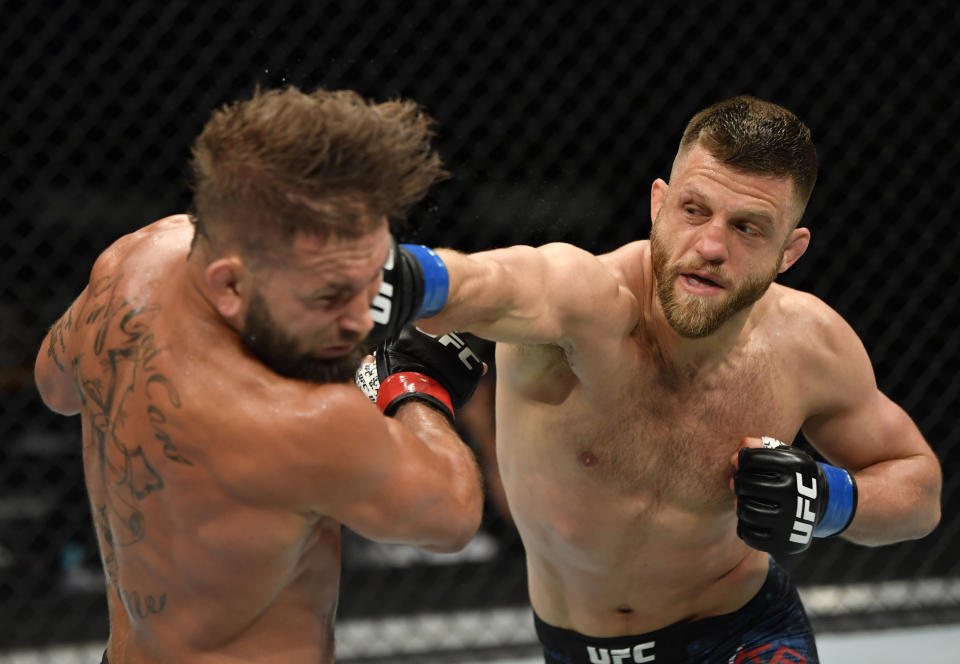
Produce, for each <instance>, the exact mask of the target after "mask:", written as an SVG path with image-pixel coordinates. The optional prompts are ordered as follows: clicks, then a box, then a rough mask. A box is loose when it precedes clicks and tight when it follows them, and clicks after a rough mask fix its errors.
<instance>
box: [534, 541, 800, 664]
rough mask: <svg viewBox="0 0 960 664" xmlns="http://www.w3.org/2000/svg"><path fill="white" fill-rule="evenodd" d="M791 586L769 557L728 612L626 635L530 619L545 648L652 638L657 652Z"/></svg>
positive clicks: (757, 607) (752, 610)
mask: <svg viewBox="0 0 960 664" xmlns="http://www.w3.org/2000/svg"><path fill="white" fill-rule="evenodd" d="M792 588H793V586H792V585H791V583H790V579H789V575H788V574H787V572H786V570H784V569H782V568H781V567H780V566H779V565H777V564H776V562H775V561H774V560H773V558H770V567H769V569H768V570H767V578H766V579H765V580H764V582H763V585H762V586H761V587H760V590H758V591H757V593H756V595H754V596H753V597H752V598H750V601H748V602H747V603H746V604H744V605H743V606H742V607H740V608H739V609H737V610H736V611H733V612H732V613H724V614H721V615H717V616H710V617H707V618H702V619H700V620H685V621H682V622H677V623H673V624H672V625H667V626H666V627H663V628H661V629H658V630H654V631H652V632H644V633H641V634H630V635H627V636H601V637H594V636H587V635H585V634H581V633H580V632H576V631H574V630H571V629H565V628H562V627H554V626H553V625H550V624H547V623H545V622H544V621H543V620H541V618H540V616H538V615H537V614H536V612H534V614H533V622H534V626H535V628H536V631H537V637H538V638H539V639H540V643H542V644H543V645H544V647H545V648H548V649H553V650H558V651H560V652H569V651H570V650H571V649H572V648H575V649H576V650H578V651H581V652H582V651H583V650H584V648H587V647H591V646H592V647H595V648H601V647H602V648H606V649H608V650H611V651H612V650H620V649H627V648H630V649H632V648H636V647H637V646H638V644H640V645H642V644H645V643H652V642H656V644H657V654H658V655H661V653H664V652H665V651H667V650H673V649H674V648H683V647H685V644H686V643H688V642H689V641H691V640H695V639H697V638H698V637H699V636H700V635H703V634H708V633H716V632H718V631H723V630H725V629H727V628H728V627H729V626H731V625H732V624H733V623H734V622H735V621H736V620H737V619H738V618H740V617H741V616H743V615H744V614H757V615H759V614H762V613H763V612H764V611H766V610H767V608H768V607H769V606H770V605H773V604H775V603H776V602H777V600H778V598H780V597H782V596H784V595H785V594H787V593H789V592H790V591H791V590H792ZM661 656H662V655H661ZM641 661H642V660H641Z"/></svg>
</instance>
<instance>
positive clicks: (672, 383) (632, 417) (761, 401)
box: [497, 294, 805, 636]
mask: <svg viewBox="0 0 960 664" xmlns="http://www.w3.org/2000/svg"><path fill="white" fill-rule="evenodd" d="M771 296H773V294H771ZM598 329H600V328H598ZM765 330H766V326H763V327H762V328H761V329H758V330H756V331H754V332H752V333H751V334H750V336H749V338H747V339H746V340H745V343H743V344H740V345H738V346H737V347H736V348H735V349H734V351H733V352H731V353H730V354H729V355H728V356H727V357H726V358H725V360H724V361H723V362H721V363H719V364H718V365H715V366H713V367H711V368H709V369H705V370H702V371H699V372H697V373H696V374H683V373H680V372H676V371H673V370H671V369H669V368H668V367H667V366H666V365H665V363H664V362H663V361H662V359H661V357H660V355H659V354H658V352H657V350H656V348H655V345H653V344H651V343H650V341H649V339H648V338H647V337H646V336H645V335H644V334H643V332H642V330H641V331H640V332H639V333H635V334H634V335H633V336H631V337H628V338H625V339H623V340H622V343H621V348H620V352H619V356H618V357H617V358H614V361H613V362H611V368H610V369H609V370H608V378H607V379H606V380H605V381H603V385H602V388H601V389H596V388H593V389H590V388H587V387H586V386H585V385H584V383H582V382H580V381H579V380H578V379H577V376H575V375H574V372H573V371H572V370H571V369H570V364H569V362H568V358H567V355H566V354H565V353H564V352H562V351H561V350H560V349H559V348H556V347H551V346H536V347H530V346H508V347H501V348H500V350H498V355H497V368H498V376H499V381H498V392H497V408H498V429H497V441H498V444H497V449H498V462H499V465H500V470H501V474H502V475H503V481H504V486H505V489H506V492H507V496H508V498H509V501H510V507H511V512H512V514H513V516H514V519H515V521H516V523H517V527H518V529H519V530H520V532H521V535H522V536H523V540H524V545H525V549H526V551H527V558H528V568H529V577H530V592H531V598H532V601H533V604H534V609H535V610H536V611H537V613H538V614H539V615H540V617H541V618H542V619H543V620H545V621H546V622H547V623H550V624H553V625H556V626H558V627H566V628H570V629H575V630H577V631H580V632H582V633H585V634H591V635H594V636H615V635H620V634H630V633H639V632H646V631H651V630H654V629H658V628H660V627H663V626H665V625H668V624H671V623H673V622H676V621H679V620H686V619H694V618H698V617H706V616H709V615H717V614H720V613H727V612H730V611H733V610H735V609H737V608H739V607H740V606H742V605H743V604H744V603H746V602H747V601H748V600H749V599H750V597H752V596H753V594H754V593H755V592H756V591H757V589H758V588H759V587H760V585H761V584H762V582H763V579H764V577H765V574H766V569H767V556H766V554H763V553H760V552H758V551H755V550H753V549H750V548H749V547H747V546H746V545H745V544H744V543H743V542H742V541H741V540H740V539H739V538H737V536H736V514H735V503H734V497H733V493H732V491H731V488H730V480H731V477H732V475H733V467H732V465H731V463H730V459H731V457H732V456H733V454H734V453H735V451H736V450H737V449H738V448H739V446H740V445H741V441H742V439H743V437H745V436H752V437H760V436H764V435H770V436H775V437H777V438H780V439H781V440H785V441H790V440H793V438H794V437H795V436H796V434H797V432H798V430H799V429H800V426H801V425H802V424H803V411H804V408H805V407H804V405H803V404H802V403H801V399H800V397H798V383H797V378H796V377H795V372H794V370H793V365H792V363H791V361H790V360H789V359H788V358H787V357H786V354H785V353H784V350H785V349H784V348H783V347H782V345H781V344H780V343H779V342H778V341H777V340H776V336H775V335H770V334H767V333H766V331H765ZM600 333H602V332H600ZM606 341H609V340H602V341H600V343H605V342H606ZM594 378H595V377H594ZM591 383H592V384H593V385H599V384H600V383H598V381H596V380H595V379H594V380H593V381H591Z"/></svg>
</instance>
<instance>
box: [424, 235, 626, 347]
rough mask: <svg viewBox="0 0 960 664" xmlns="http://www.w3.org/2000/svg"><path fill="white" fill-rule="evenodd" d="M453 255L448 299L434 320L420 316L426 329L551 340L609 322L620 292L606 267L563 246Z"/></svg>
mask: <svg viewBox="0 0 960 664" xmlns="http://www.w3.org/2000/svg"><path fill="white" fill-rule="evenodd" d="M445 258H446V257H445ZM451 259H452V260H451V261H450V267H451V298H450V301H449V302H448V305H447V307H446V308H445V309H444V310H443V311H442V312H441V313H440V314H439V315H438V316H437V317H436V319H425V320H423V321H422V323H423V325H422V327H423V328H424V329H427V330H429V331H431V332H434V331H447V330H449V329H464V330H469V331H471V332H474V333H475V334H477V335H479V336H481V337H484V338H487V339H491V340H493V341H501V342H506V343H520V344H547V343H557V342H559V341H561V340H563V339H565V338H567V337H568V336H569V335H570V333H571V331H572V330H571V327H578V326H579V327H583V326H589V325H590V324H596V325H601V324H609V322H610V317H611V316H613V315H615V313H616V305H617V304H618V303H619V300H618V298H619V297H620V296H621V292H620V289H619V284H618V282H617V280H616V279H615V278H614V277H613V275H612V274H610V272H609V271H608V270H607V268H606V267H605V266H604V265H603V264H602V263H601V262H600V261H599V260H598V259H597V258H596V257H595V256H593V255H592V254H590V253H588V252H586V251H584V250H582V249H579V248H577V247H574V246H572V245H569V244H563V243H553V244H548V245H544V246H542V247H537V248H534V247H527V246H514V247H508V248H506V249H496V250H492V251H487V252H479V253H477V254H470V255H466V256H464V255H459V256H452V257H451ZM604 319H605V320H606V323H602V322H601V321H603V320H604ZM418 325H420V323H418Z"/></svg>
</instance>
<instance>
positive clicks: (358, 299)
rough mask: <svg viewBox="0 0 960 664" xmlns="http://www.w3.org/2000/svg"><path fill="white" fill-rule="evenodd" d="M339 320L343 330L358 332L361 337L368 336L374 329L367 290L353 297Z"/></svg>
mask: <svg viewBox="0 0 960 664" xmlns="http://www.w3.org/2000/svg"><path fill="white" fill-rule="evenodd" d="M337 322H338V323H339V324H340V328H341V329H342V330H345V331H349V332H353V333H356V334H358V335H359V336H361V337H365V336H367V334H368V333H369V332H370V330H372V329H373V318H372V316H371V314H370V298H369V297H368V296H367V293H366V292H365V291H361V292H359V293H357V294H356V295H355V296H354V297H353V298H351V300H350V301H349V302H348V303H347V306H346V308H345V309H344V310H343V313H342V314H340V317H339V319H338V320H337Z"/></svg>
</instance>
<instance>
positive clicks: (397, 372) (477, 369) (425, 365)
mask: <svg viewBox="0 0 960 664" xmlns="http://www.w3.org/2000/svg"><path fill="white" fill-rule="evenodd" d="M374 356H375V358H376V362H375V363H368V364H364V365H362V366H361V367H360V368H359V369H358V370H357V375H356V382H357V385H358V386H360V389H362V390H363V392H364V394H366V395H367V397H368V398H369V399H370V400H371V401H373V402H374V403H375V404H377V407H379V408H380V410H382V411H383V412H384V414H386V415H392V414H393V413H394V412H395V411H396V410H397V407H398V406H399V405H400V404H401V403H403V401H405V400H406V399H420V400H423V401H426V402H427V403H429V404H431V405H432V406H434V407H436V408H437V409H439V410H440V411H441V412H442V413H443V414H445V415H446V416H447V418H448V419H449V420H450V421H451V422H453V411H454V410H455V409H457V408H459V407H460V406H462V405H463V404H464V403H466V401H467V399H469V398H470V396H471V395H472V394H473V392H474V390H476V389H477V383H478V382H479V380H480V377H481V376H483V362H481V361H480V358H478V357H477V356H476V354H475V353H474V352H473V350H472V349H471V348H470V346H469V345H468V344H467V342H466V341H465V340H464V339H463V338H462V337H460V336H458V335H457V334H454V333H452V332H451V333H449V334H444V335H443V336H441V337H434V336H433V335H430V334H427V333H425V332H421V331H420V330H418V329H417V328H416V327H414V326H413V325H407V326H406V327H404V328H403V330H402V331H401V332H400V334H399V335H397V336H396V337H391V338H390V339H387V340H386V341H384V342H383V343H382V344H381V345H380V346H379V347H378V348H377V349H376V352H375V353H374Z"/></svg>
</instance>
